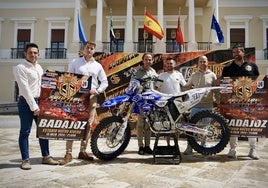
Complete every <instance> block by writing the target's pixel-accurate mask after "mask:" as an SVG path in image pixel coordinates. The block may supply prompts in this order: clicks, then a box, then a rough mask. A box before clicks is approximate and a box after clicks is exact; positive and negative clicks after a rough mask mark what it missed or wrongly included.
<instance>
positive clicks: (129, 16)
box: [124, 0, 134, 52]
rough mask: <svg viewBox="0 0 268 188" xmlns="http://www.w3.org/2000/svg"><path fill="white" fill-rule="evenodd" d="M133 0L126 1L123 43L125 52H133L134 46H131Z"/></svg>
mask: <svg viewBox="0 0 268 188" xmlns="http://www.w3.org/2000/svg"><path fill="white" fill-rule="evenodd" d="M132 7H133V0H127V20H126V26H125V43H124V51H125V52H133V50H134V46H133V45H134V44H133V33H132V31H133V27H132V25H133V19H132V17H133V8H132Z"/></svg>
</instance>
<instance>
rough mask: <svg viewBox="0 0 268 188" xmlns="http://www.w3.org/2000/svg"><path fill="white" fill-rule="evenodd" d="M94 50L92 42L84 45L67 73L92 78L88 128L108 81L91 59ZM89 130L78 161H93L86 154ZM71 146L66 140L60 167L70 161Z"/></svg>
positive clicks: (81, 145)
mask: <svg viewBox="0 0 268 188" xmlns="http://www.w3.org/2000/svg"><path fill="white" fill-rule="evenodd" d="M95 48H96V44H95V43H94V42H90V41H87V43H86V44H85V45H84V50H83V56H82V57H80V58H77V59H75V60H74V61H72V62H71V63H70V65H69V69H68V72H70V73H75V74H82V75H87V76H91V77H92V83H91V90H90V91H89V93H90V104H89V108H90V109H89V111H90V115H89V119H88V124H89V125H88V126H91V125H92V123H93V122H94V117H95V114H96V107H97V95H98V94H100V93H102V92H104V90H105V89H106V88H107V87H108V80H107V76H106V74H105V72H104V69H103V67H102V65H101V64H100V63H98V62H97V61H96V60H95V59H94V57H93V55H94V53H95ZM89 130H90V129H88V132H87V133H86V137H85V140H83V141H81V144H80V152H79V155H78V159H85V160H93V157H91V156H90V155H89V154H88V153H87V152H86V148H87V145H88V140H89V138H90V133H89ZM72 146H73V141H72V140H68V141H67V142H66V155H65V156H64V158H63V159H62V160H61V161H60V164H61V165H64V164H67V163H68V162H70V161H71V160H72Z"/></svg>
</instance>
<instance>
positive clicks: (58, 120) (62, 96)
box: [37, 71, 91, 140]
mask: <svg viewBox="0 0 268 188" xmlns="http://www.w3.org/2000/svg"><path fill="white" fill-rule="evenodd" d="M90 87H91V77H89V76H83V75H78V74H71V73H67V72H58V71H46V73H45V74H44V75H43V76H42V85H41V96H40V104H39V107H40V115H39V118H38V123H37V137H39V138H48V139H58V140H83V139H84V137H85V134H86V132H87V130H88V128H89V127H88V117H89V110H88V109H89V90H90Z"/></svg>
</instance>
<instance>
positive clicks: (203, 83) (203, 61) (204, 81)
mask: <svg viewBox="0 0 268 188" xmlns="http://www.w3.org/2000/svg"><path fill="white" fill-rule="evenodd" d="M216 80H217V76H216V74H215V73H214V72H212V71H211V70H210V69H209V68H208V58H207V57H206V56H204V55H202V56H200V57H199V58H198V69H197V71H196V72H194V73H193V74H192V75H191V76H190V78H189V80H188V82H187V86H189V87H191V88H201V87H210V86H213V85H214V84H215V81H216ZM212 109H213V92H209V93H208V94H207V95H206V96H204V98H203V99H202V100H201V102H200V103H198V104H197V105H196V106H194V107H193V108H192V109H191V113H190V118H192V117H193V116H194V115H195V114H196V113H198V112H200V111H203V110H209V111H212ZM201 144H205V142H202V143H201ZM192 153H193V149H192V147H191V146H190V145H189V143H187V148H186V150H185V151H184V152H183V154H184V155H191V154H192Z"/></svg>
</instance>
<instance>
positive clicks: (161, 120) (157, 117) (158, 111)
mask: <svg viewBox="0 0 268 188" xmlns="http://www.w3.org/2000/svg"><path fill="white" fill-rule="evenodd" d="M149 119H150V123H151V125H152V128H153V130H155V131H156V132H162V131H163V132H165V131H170V129H171V123H170V121H169V119H168V116H167V114H166V111H165V109H164V108H155V110H153V111H152V112H151V114H150V115H149Z"/></svg>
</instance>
